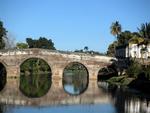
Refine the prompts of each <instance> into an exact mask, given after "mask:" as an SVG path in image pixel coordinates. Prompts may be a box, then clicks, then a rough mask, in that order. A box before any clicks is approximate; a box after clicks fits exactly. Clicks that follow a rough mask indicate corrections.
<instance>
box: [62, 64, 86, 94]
mask: <svg viewBox="0 0 150 113" xmlns="http://www.w3.org/2000/svg"><path fill="white" fill-rule="evenodd" d="M62 84H63V89H64V90H65V92H67V93H68V94H70V95H80V94H82V93H84V92H85V91H86V89H87V88H88V84H89V72H88V69H87V68H86V67H85V65H83V64H82V63H80V62H70V63H69V64H68V65H66V66H65V68H64V70H63V77H62Z"/></svg>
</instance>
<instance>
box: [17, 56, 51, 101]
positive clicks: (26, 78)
mask: <svg viewBox="0 0 150 113" xmlns="http://www.w3.org/2000/svg"><path fill="white" fill-rule="evenodd" d="M51 84H52V70H51V67H50V66H49V64H48V63H47V62H46V61H45V60H44V59H42V58H38V57H30V58H28V59H26V60H24V62H22V64H20V84H19V89H20V91H21V92H22V93H23V94H24V95H25V96H27V97H30V98H37V97H41V96H44V95H45V94H47V92H48V91H49V89H50V87H51Z"/></svg>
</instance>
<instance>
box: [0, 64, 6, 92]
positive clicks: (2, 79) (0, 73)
mask: <svg viewBox="0 0 150 113" xmlns="http://www.w3.org/2000/svg"><path fill="white" fill-rule="evenodd" d="M6 82H7V70H6V66H5V64H3V63H2V62H0V91H1V90H3V89H4V87H5V85H6Z"/></svg>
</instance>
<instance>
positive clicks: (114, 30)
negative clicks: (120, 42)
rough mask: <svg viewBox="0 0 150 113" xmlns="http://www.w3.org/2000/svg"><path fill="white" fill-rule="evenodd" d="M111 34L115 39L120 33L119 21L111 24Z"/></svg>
mask: <svg viewBox="0 0 150 113" xmlns="http://www.w3.org/2000/svg"><path fill="white" fill-rule="evenodd" d="M110 29H111V34H112V35H114V36H115V37H116V38H117V37H118V35H119V34H120V33H121V29H122V28H121V24H119V21H116V22H113V23H112V25H111V27H110Z"/></svg>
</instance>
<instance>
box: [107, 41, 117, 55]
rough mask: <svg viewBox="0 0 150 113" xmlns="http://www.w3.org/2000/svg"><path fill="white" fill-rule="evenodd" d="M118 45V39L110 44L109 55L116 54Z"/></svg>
mask: <svg viewBox="0 0 150 113" xmlns="http://www.w3.org/2000/svg"><path fill="white" fill-rule="evenodd" d="M116 45H117V41H114V42H113V43H112V44H110V45H109V47H108V51H107V55H108V56H112V57H114V56H115V47H116Z"/></svg>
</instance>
